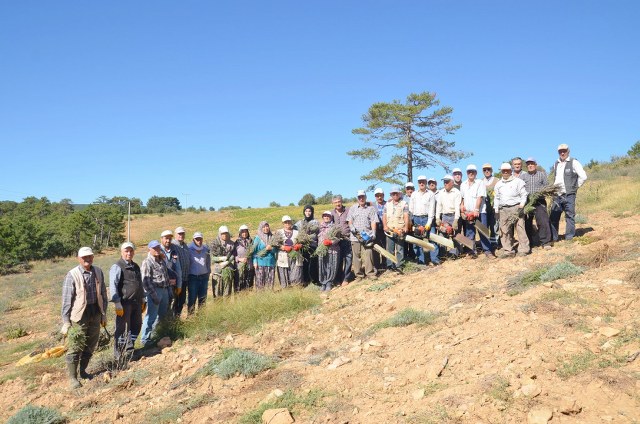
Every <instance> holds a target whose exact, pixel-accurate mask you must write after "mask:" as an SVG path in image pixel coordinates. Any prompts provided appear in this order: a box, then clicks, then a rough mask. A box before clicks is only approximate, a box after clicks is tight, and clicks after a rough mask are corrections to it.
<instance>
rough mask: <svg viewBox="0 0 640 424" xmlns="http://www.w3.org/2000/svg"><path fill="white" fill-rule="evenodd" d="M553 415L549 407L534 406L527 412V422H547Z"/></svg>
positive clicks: (543, 423) (534, 423) (541, 423)
mask: <svg viewBox="0 0 640 424" xmlns="http://www.w3.org/2000/svg"><path fill="white" fill-rule="evenodd" d="M551 417H553V411H552V410H551V409H549V408H534V409H532V410H531V411H529V413H528V414H527V423H528V424H547V422H549V420H550V419H551Z"/></svg>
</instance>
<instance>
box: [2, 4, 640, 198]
mask: <svg viewBox="0 0 640 424" xmlns="http://www.w3.org/2000/svg"><path fill="white" fill-rule="evenodd" d="M639 21H640V2H637V1H612V2H601V1H561V2H558V1H540V2H526V3H525V2H513V1H484V2H479V1H456V2H434V1H393V2H392V1H367V2H355V1H352V2H351V1H344V0H343V1H325V2H322V3H320V2H294V1H273V2H265V1H255V2H254V1H236V2H210V1H184V2H169V1H154V2H143V1H139V2H122V1H113V2H81V1H60V2H34V1H28V0H27V1H20V2H8V1H7V2H3V3H2V4H1V5H0V146H1V147H2V153H3V154H2V157H3V159H4V160H3V165H2V166H3V168H4V171H5V172H4V173H3V174H4V178H3V180H2V181H1V182H0V199H2V200H21V199H22V198H24V197H26V196H29V195H33V196H37V197H41V196H46V197H48V198H49V199H51V200H54V201H58V200H60V199H62V198H70V199H72V200H73V201H74V202H75V203H88V202H92V201H94V200H95V199H96V198H97V197H99V196H101V195H106V196H108V197H111V196H116V195H122V196H130V197H139V198H141V199H142V200H143V201H146V200H147V199H148V198H149V197H150V196H152V195H159V196H176V197H178V198H179V199H180V200H181V202H183V203H184V193H189V196H188V204H189V206H191V205H195V206H200V205H202V206H205V207H209V206H214V207H216V208H219V207H221V206H226V205H240V206H242V207H246V206H252V207H260V206H267V205H268V203H269V202H270V201H277V202H279V203H282V204H288V203H289V202H294V203H297V202H298V200H299V199H300V198H301V197H302V195H303V194H305V193H307V192H311V193H313V194H316V195H321V194H323V193H324V192H325V191H327V190H331V191H332V192H333V193H334V194H335V193H342V194H343V195H347V196H349V197H351V196H354V195H355V193H356V191H357V190H358V189H360V188H363V187H365V186H366V185H367V183H365V182H363V181H361V180H360V176H361V175H362V174H364V173H366V172H367V171H368V170H369V169H370V168H372V167H373V166H374V164H372V163H361V162H359V161H355V160H353V159H351V158H350V157H348V156H347V155H346V153H345V152H346V151H348V150H352V149H355V148H360V147H361V146H362V142H361V141H360V140H359V139H358V137H356V136H354V135H352V134H351V130H352V129H353V128H357V127H360V126H361V125H362V121H361V117H362V115H363V114H364V113H365V112H366V111H367V109H368V107H369V106H370V105H371V104H372V103H374V102H378V101H392V100H394V99H399V100H403V99H404V98H405V97H406V96H407V95H408V94H409V93H412V92H422V91H431V92H436V93H437V94H438V97H439V99H440V100H441V102H442V104H443V105H449V106H452V107H453V108H454V113H453V119H454V122H455V123H459V124H462V128H461V129H460V130H459V131H458V132H457V133H456V135H455V136H454V137H452V139H453V140H455V141H456V147H457V148H459V149H461V150H466V151H469V152H473V153H474V156H472V157H471V158H469V159H467V160H464V161H463V162H462V163H460V164H458V165H460V166H461V167H464V166H466V165H467V164H468V163H475V164H477V165H478V166H480V165H481V164H482V163H484V162H491V163H493V164H494V167H497V166H498V165H499V162H501V161H502V160H504V159H508V158H510V157H512V156H515V155H519V156H523V157H526V156H530V155H533V156H535V157H536V158H537V159H538V162H539V163H540V164H541V165H543V166H544V167H545V168H548V167H549V166H550V165H551V164H552V162H553V161H554V160H555V159H556V156H557V154H556V152H555V150H556V147H557V145H558V144H559V143H568V144H569V145H570V146H571V150H572V155H573V156H575V157H577V158H578V159H579V160H581V161H582V163H583V164H584V163H587V162H588V161H589V160H590V159H592V158H593V159H596V160H608V159H609V158H610V156H611V155H623V154H625V153H626V151H627V150H628V149H629V147H630V146H631V145H633V144H634V143H635V142H636V141H637V140H639V139H640V131H639V127H640V119H639V117H640V102H638V97H639V96H638V94H639V93H640V78H638V72H639V70H640V66H639V65H640V50H639V49H638V40H640V26H639V25H638V22H639ZM419 173H425V174H426V175H428V176H436V177H438V178H440V177H441V176H442V175H443V174H444V172H443V170H442V169H429V170H424V171H419V170H418V171H415V173H414V175H417V174H419ZM383 187H384V188H385V189H388V186H386V185H383ZM387 191H388V190H387Z"/></svg>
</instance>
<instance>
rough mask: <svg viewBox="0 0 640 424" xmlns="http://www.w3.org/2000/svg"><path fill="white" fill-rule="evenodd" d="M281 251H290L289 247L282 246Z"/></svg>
mask: <svg viewBox="0 0 640 424" xmlns="http://www.w3.org/2000/svg"><path fill="white" fill-rule="evenodd" d="M282 250H284V251H285V252H287V253H289V252H291V250H292V247H291V246H282Z"/></svg>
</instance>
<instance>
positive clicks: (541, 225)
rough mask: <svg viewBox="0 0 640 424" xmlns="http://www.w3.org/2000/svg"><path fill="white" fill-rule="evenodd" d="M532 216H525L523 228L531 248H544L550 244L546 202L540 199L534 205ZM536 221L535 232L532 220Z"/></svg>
mask: <svg viewBox="0 0 640 424" xmlns="http://www.w3.org/2000/svg"><path fill="white" fill-rule="evenodd" d="M534 208H535V209H534V211H533V215H527V216H526V217H525V220H524V228H525V229H526V231H527V236H528V237H529V244H530V245H531V246H538V245H540V246H545V245H547V244H549V243H551V223H550V222H549V213H548V212H547V202H546V201H545V199H540V200H539V201H538V202H536V204H535V205H534ZM534 218H535V220H536V227H538V230H537V231H536V230H535V228H534V227H533V219H534Z"/></svg>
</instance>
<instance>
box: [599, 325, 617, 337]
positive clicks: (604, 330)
mask: <svg viewBox="0 0 640 424" xmlns="http://www.w3.org/2000/svg"><path fill="white" fill-rule="evenodd" d="M598 332H599V333H600V334H602V335H603V336H605V337H615V336H617V335H618V334H620V330H618V329H617V328H612V327H600V328H599V329H598Z"/></svg>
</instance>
